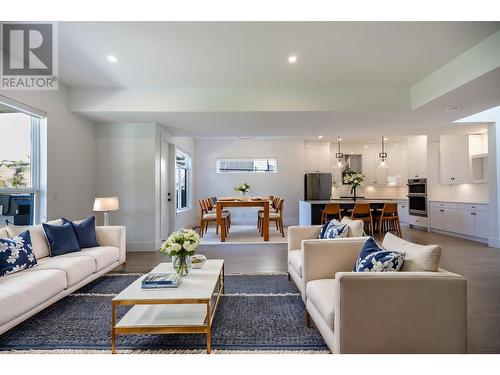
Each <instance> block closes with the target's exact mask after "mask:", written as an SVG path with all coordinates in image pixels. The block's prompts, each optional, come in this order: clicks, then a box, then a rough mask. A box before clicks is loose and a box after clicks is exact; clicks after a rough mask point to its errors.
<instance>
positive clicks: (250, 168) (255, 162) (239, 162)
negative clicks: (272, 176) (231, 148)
mask: <svg viewBox="0 0 500 375" xmlns="http://www.w3.org/2000/svg"><path fill="white" fill-rule="evenodd" d="M276 171H277V164H276V159H218V160H217V173H276Z"/></svg>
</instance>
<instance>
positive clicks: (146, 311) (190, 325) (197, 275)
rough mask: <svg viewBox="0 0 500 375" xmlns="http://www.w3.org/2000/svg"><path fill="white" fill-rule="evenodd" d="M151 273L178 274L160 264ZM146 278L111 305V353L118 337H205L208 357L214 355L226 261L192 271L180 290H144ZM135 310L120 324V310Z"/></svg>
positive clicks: (208, 261)
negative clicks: (125, 307)
mask: <svg viewBox="0 0 500 375" xmlns="http://www.w3.org/2000/svg"><path fill="white" fill-rule="evenodd" d="M151 272H174V270H173V267H172V263H160V264H159V265H158V266H156V267H155V268H154V269H153V270H152V271H151ZM144 277H145V275H144V276H142V277H140V278H139V279H138V280H136V281H134V282H133V283H132V284H130V285H129V286H128V287H127V288H125V289H124V290H123V291H122V292H121V293H119V294H118V295H117V296H116V297H114V298H113V300H112V303H111V318H112V331H111V351H112V353H115V352H116V335H126V334H172V333H186V334H190V333H204V334H206V335H207V353H210V351H211V329H212V321H213V318H214V315H215V312H216V310H217V306H218V304H219V299H220V296H221V295H222V294H223V293H224V260H221V259H209V260H207V262H206V263H205V265H204V266H203V267H202V268H201V269H192V270H191V272H189V274H188V275H187V276H186V277H184V278H183V279H182V281H181V284H180V286H179V287H178V288H171V289H153V290H151V289H147V290H144V289H142V288H141V282H142V279H143V278H144ZM122 305H133V307H132V308H131V309H130V310H129V311H128V312H127V313H126V314H125V315H124V316H123V318H121V319H120V321H119V322H117V321H116V308H117V306H122Z"/></svg>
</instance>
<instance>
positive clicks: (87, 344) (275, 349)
mask: <svg viewBox="0 0 500 375" xmlns="http://www.w3.org/2000/svg"><path fill="white" fill-rule="evenodd" d="M139 276H140V275H139V274H108V275H105V276H103V277H100V278H99V279H97V280H95V281H94V282H92V283H90V284H88V285H86V286H84V287H83V288H80V289H79V290H77V291H76V292H74V293H73V294H71V295H69V296H67V297H65V298H63V299H62V300H60V301H58V302H56V303H55V304H53V305H52V306H50V307H48V308H46V309H45V310H43V311H41V312H39V313H38V314H36V315H35V316H33V317H31V318H30V319H28V320H26V321H25V322H23V323H21V324H20V325H18V326H17V327H15V328H13V329H11V330H9V331H7V332H5V333H4V334H2V335H0V351H3V352H6V351H7V352H8V351H10V352H12V351H20V352H25V351H32V352H35V353H36V352H40V353H44V352H57V353H64V352H68V353H70V352H79V353H94V352H110V348H111V299H112V298H113V296H115V295H116V294H117V293H119V292H120V291H121V290H123V289H125V288H126V287H127V286H128V285H129V284H130V283H132V282H133V281H134V280H135V279H137V278H138V277H139ZM127 309H128V308H127V307H121V308H119V310H118V318H119V317H120V316H122V315H123V314H125V312H126V311H127ZM304 314H305V306H304V303H303V301H302V298H301V296H300V293H299V291H298V290H297V288H296V287H295V285H294V284H293V282H290V281H288V280H287V276H286V275H283V274H270V275H226V285H225V295H224V296H222V297H221V300H220V304H219V307H218V310H217V312H216V314H215V318H214V321H213V326H212V348H213V351H214V352H215V353H217V352H220V353H224V352H227V353H230V352H235V353H238V352H245V353H246V352H255V353H258V352H269V353H286V352H294V353H295V352H300V353H326V352H328V351H327V350H328V349H327V347H326V345H325V343H324V341H323V339H322V338H321V335H320V334H319V332H318V331H317V330H316V329H315V328H308V327H307V326H306V324H305V319H304ZM205 347H206V336H205V335H202V334H183V335H179V334H170V335H118V336H117V349H118V351H119V352H124V353H198V352H199V353H203V352H204V349H205Z"/></svg>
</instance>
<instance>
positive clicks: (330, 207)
mask: <svg viewBox="0 0 500 375" xmlns="http://www.w3.org/2000/svg"><path fill="white" fill-rule="evenodd" d="M328 215H335V216H337V217H338V219H339V220H342V209H341V208H340V205H339V204H338V203H328V204H327V205H326V206H325V208H324V209H322V210H321V224H325V223H326V222H327V220H328Z"/></svg>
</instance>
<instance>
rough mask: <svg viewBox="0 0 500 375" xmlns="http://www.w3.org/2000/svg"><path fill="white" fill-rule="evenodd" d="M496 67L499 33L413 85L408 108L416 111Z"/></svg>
mask: <svg viewBox="0 0 500 375" xmlns="http://www.w3.org/2000/svg"><path fill="white" fill-rule="evenodd" d="M443 48H446V46H443ZM498 67H500V31H497V32H496V33H494V34H492V35H491V36H489V37H488V38H486V39H484V40H483V41H482V42H480V43H478V44H476V45H475V46H474V47H472V48H471V49H469V50H468V51H466V52H465V53H463V54H462V55H460V56H458V57H457V58H455V59H454V60H452V61H450V62H449V63H447V64H446V65H444V66H443V67H441V68H439V69H438V70H436V71H435V72H434V73H432V74H430V75H429V76H427V77H426V78H424V79H423V80H422V81H420V82H418V83H416V84H415V85H413V86H412V87H411V107H412V109H416V108H418V107H420V106H422V105H424V104H426V103H428V102H431V101H432V100H434V99H436V98H438V97H440V96H443V95H444V94H446V93H448V92H450V91H453V90H455V89H457V88H458V87H460V86H463V85H465V84H467V83H468V82H471V81H473V80H474V79H477V78H479V77H481V76H483V75H484V74H486V73H488V72H490V71H492V70H494V69H496V68H498Z"/></svg>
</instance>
